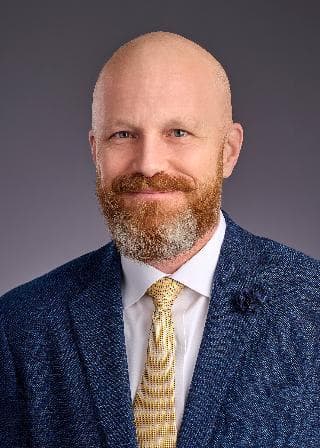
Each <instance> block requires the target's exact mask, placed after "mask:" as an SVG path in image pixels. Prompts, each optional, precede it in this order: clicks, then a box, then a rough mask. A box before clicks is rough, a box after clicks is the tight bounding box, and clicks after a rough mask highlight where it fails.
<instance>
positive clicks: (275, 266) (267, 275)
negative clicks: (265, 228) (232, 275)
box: [226, 216, 320, 296]
mask: <svg viewBox="0 0 320 448" xmlns="http://www.w3.org/2000/svg"><path fill="white" fill-rule="evenodd" d="M226 220H227V224H229V226H230V227H231V232H232V233H233V234H234V235H239V238H238V239H237V237H233V238H232V239H233V240H234V241H235V244H243V245H244V246H245V247H244V248H243V250H242V251H241V252H240V251H239V252H238V253H240V254H242V255H243V262H244V263H245V262H246V263H250V262H252V264H254V265H255V268H256V273H257V276H258V277H259V280H260V281H263V282H265V283H266V284H269V285H270V286H271V285H272V286H273V288H277V289H278V290H281V289H285V288H286V289H288V288H290V289H291V290H294V289H299V290H300V291H302V290H305V291H307V290H308V291H309V292H311V293H312V294H314V295H318V296H320V280H319V279H320V261H319V260H316V259H315V258H312V257H310V256H309V255H307V254H305V253H303V252H301V251H299V250H297V249H294V248H292V247H289V246H287V245H285V244H282V243H280V242H278V241H275V240H272V239H270V238H267V237H264V236H260V235H255V234H254V233H252V232H249V231H248V230H246V229H243V228H242V227H240V226H239V225H238V224H236V223H235V222H233V220H232V219H231V218H230V217H229V216H227V219H226Z"/></svg>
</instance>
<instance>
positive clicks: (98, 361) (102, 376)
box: [69, 244, 137, 448]
mask: <svg viewBox="0 0 320 448" xmlns="http://www.w3.org/2000/svg"><path fill="white" fill-rule="evenodd" d="M69 307H70V313H71V319H72V323H73V328H74V332H75V337H76V339H77V342H78V347H79V352H80V356H81V361H82V362H83V370H84V374H85V375H86V376H87V380H88V384H89V388H90V389H91V393H92V397H93V399H94V402H95V405H96V409H97V413H98V421H99V422H100V424H101V437H102V440H104V443H105V446H108V447H119V446H121V447H128V448H129V447H131V448H135V447H136V446H137V445H136V436H135V427H134V420H133V412H132V404H131V397H130V386H129V376H128V366H127V357H126V347H125V339H124V329H123V317H122V299H121V263H120V257H119V256H118V254H117V252H116V249H115V248H114V246H113V244H110V245H107V246H106V254H105V258H104V260H103V263H102V268H101V269H100V272H97V276H96V277H95V278H94V279H93V281H92V283H91V284H89V286H87V287H86V288H85V290H84V291H82V292H81V293H80V295H78V296H77V297H75V298H74V299H73V300H72V301H71V303H70V305H69Z"/></svg>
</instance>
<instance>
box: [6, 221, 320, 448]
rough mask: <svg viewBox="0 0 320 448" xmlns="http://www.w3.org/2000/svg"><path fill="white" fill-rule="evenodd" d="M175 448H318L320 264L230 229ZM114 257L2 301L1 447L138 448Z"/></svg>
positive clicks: (73, 265) (53, 275)
mask: <svg viewBox="0 0 320 448" xmlns="http://www.w3.org/2000/svg"><path fill="white" fill-rule="evenodd" d="M224 215H225V218H226V222H227V230H226V235H225V239H224V242H223V245H222V250H221V254H220V258H219V261H218V265H217V269H216V272H215V277H214V280H213V284H212V296H211V300H210V305H209V311H208V316H207V320H206V324H205V329H204V333H203V339H202V342H201V347H200V351H199V355H198V358H197V362H196V366H195V371H194V375H193V378H192V383H191V387H190V390H189V394H188V398H187V403H186V407H185V412H184V416H183V421H182V425H181V428H180V431H179V434H178V442H177V447H178V448H201V447H208V448H209V447H210V448H233V447H234V448H242V447H243V448H249V447H254V448H268V447H270V448H271V447H272V448H275V447H277V448H280V447H282V448H290V447H292V448H298V447H299V448H311V447H315V448H316V447H317V448H319V447H320V293H319V289H320V284H319V283H320V280H319V278H320V276H319V273H320V272H319V262H318V261H316V260H313V259H311V258H309V257H307V256H306V255H304V254H302V253H300V252H297V251H295V250H293V249H290V248H288V247H286V246H283V245H281V244H279V243H276V242H274V241H271V240H269V239H266V238H261V237H257V236H255V235H253V234H251V233H249V232H247V231H246V230H243V229H242V228H241V227H239V226H238V225H237V224H235V223H234V222H233V221H232V220H231V218H230V217H229V216H228V215H227V214H226V213H225V212H224ZM120 283H121V263H120V257H119V254H118V252H117V250H116V248H115V246H114V244H113V243H109V244H107V245H106V246H104V247H102V248H100V249H98V250H96V251H94V252H91V253H88V254H86V255H83V256H82V257H79V258H77V259H75V260H72V261H71V262H68V263H66V264H65V265H63V266H61V267H58V268H57V269H55V270H53V271H51V272H49V273H48V274H46V275H44V276H42V277H40V278H37V279H35V280H33V281H31V282H29V283H27V284H25V285H22V286H19V287H18V288H15V289H13V290H12V291H10V292H8V293H7V294H5V295H4V296H3V297H2V298H1V299H0V319H1V320H0V447H1V448H26V447H32V448H107V447H108V448H118V447H123V448H125V447H128V448H129V447H130V448H134V447H137V444H136V439H135V428H134V422H133V413H132V403H131V398H130V387H129V377H128V367H127V359H126V350H125V339H124V331H123V317H122V300H121V289H120Z"/></svg>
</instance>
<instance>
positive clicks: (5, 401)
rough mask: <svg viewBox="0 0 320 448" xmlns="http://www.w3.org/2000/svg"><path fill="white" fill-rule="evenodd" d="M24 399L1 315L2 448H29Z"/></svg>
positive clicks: (0, 424) (0, 436) (0, 439)
mask: <svg viewBox="0 0 320 448" xmlns="http://www.w3.org/2000/svg"><path fill="white" fill-rule="evenodd" d="M23 408H24V403H23V398H22V394H21V393H20V395H19V387H18V382H17V375H16V369H15V365H14V360H13V356H12V354H11V352H10V348H9V343H8V339H7V337H6V333H5V327H4V320H3V316H2V315H1V314H0V447H1V448H29V447H30V446H31V445H30V444H29V443H28V441H27V437H26V422H25V419H24V418H23V411H22V410H23Z"/></svg>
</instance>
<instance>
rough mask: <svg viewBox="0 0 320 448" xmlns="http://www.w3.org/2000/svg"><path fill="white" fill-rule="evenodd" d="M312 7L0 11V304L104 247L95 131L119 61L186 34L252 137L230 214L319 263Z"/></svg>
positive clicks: (319, 74) (234, 181)
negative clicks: (214, 65)
mask: <svg viewBox="0 0 320 448" xmlns="http://www.w3.org/2000/svg"><path fill="white" fill-rule="evenodd" d="M319 13H320V6H319V2H318V1H308V0H307V1H305V2H301V1H250V2H249V1H244V0H242V1H227V0H225V1H224V2H222V1H221V2H220V1H219V2H218V1H217V2H216V1H207V2H200V1H197V2H189V3H186V2H182V1H181V2H173V3H171V2H168V3H166V2H153V1H149V2H144V3H142V2H140V3H139V2H138V3H137V2H134V1H130V2H129V1H126V2H124V1H117V2H108V1H94V0H93V1H90V2H89V1H87V2H84V1H69V2H68V1H65V2H63V3H62V2H61V3H59V2H57V1H54V2H53V1H52V2H49V1H47V2H46V1H38V2H34V1H28V2H23V1H20V2H18V1H10V3H9V2H7V3H6V2H3V1H1V6H0V17H1V18H0V34H1V35H0V61H1V69H0V76H1V83H0V88H1V96H0V98H1V106H0V107H1V120H0V132H1V134H0V135H1V159H0V170H1V188H0V204H1V209H0V210H1V219H0V223H1V228H0V230H1V233H0V235H1V241H0V254H1V255H0V293H1V292H4V291H6V290H8V289H10V288H12V287H14V286H16V285H18V284H20V283H23V282H25V281H27V280H30V279H32V278H34V277H36V276H39V275H40V274H42V273H45V272H47V271H48V270H50V269H52V268H54V267H56V266H58V265H60V264H62V263H64V262H66V261H68V260H70V259H72V258H75V257H77V256H79V255H81V254H83V253H85V252H88V251H90V250H93V249H95V248H98V247H99V246H101V245H103V244H105V243H106V241H108V239H109V237H108V235H107V233H106V230H105V226H104V221H103V219H102V217H101V215H100V212H99V209H98V206H97V204H96V199H95V194H94V184H95V171H94V167H93V164H92V162H91V157H90V151H89V145H88V141H87V133H88V130H89V128H90V107H91V92H92V89H93V86H94V82H95V79H96V76H97V74H98V71H99V69H100V67H101V65H102V64H103V62H104V61H105V59H106V58H108V57H109V56H110V55H111V53H112V52H113V51H114V50H115V49H116V48H117V47H118V46H119V45H120V44H122V43H124V42H125V41H127V40H129V39H130V38H133V37H135V36H136V35H138V34H141V33H144V32H148V31H153V30H168V31H173V32H177V33H181V34H183V35H185V36H186V37H189V38H191V39H193V40H195V41H197V42H199V43H200V44H202V45H203V46H205V47H206V48H207V49H209V50H210V51H212V52H213V54H215V55H216V57H217V58H218V59H219V60H220V61H221V62H222V64H223V65H224V66H225V68H226V70H227V72H228V73H229V76H230V80H231V87H232V92H233V108H234V119H235V120H236V121H240V122H241V123H242V124H243V126H244V128H245V140H244V145H243V149H242V154H241V157H240V161H239V163H238V166H237V168H236V170H235V171H234V174H233V176H232V177H231V178H230V179H229V180H228V181H226V182H225V185H224V197H223V208H224V209H225V210H226V211H228V212H229V213H230V214H231V216H232V217H233V218H234V219H235V220H236V221H237V222H238V223H239V224H240V225H242V226H243V227H245V228H247V229H249V230H250V231H252V232H254V233H257V234H260V235H265V236H267V237H270V238H272V239H275V240H277V241H280V242H283V243H285V244H287V245H289V246H292V247H294V248H297V249H299V250H301V251H303V252H305V253H307V254H308V255H311V256H313V257H315V258H319V255H320V239H319V221H320V211H319V190H320V188H319V186H320V183H319V165H320V163H319V162H320V149H319V128H320V125H319V118H320V113H319V109H320V106H319V103H320V93H319V91H320V51H319V47H320V28H319V23H320V14H319Z"/></svg>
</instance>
